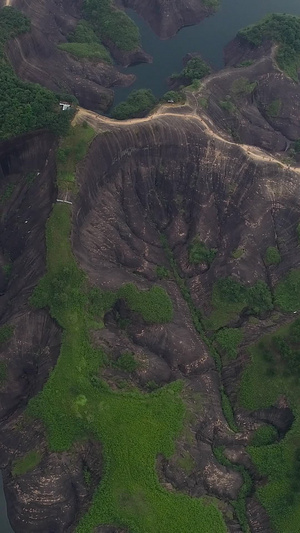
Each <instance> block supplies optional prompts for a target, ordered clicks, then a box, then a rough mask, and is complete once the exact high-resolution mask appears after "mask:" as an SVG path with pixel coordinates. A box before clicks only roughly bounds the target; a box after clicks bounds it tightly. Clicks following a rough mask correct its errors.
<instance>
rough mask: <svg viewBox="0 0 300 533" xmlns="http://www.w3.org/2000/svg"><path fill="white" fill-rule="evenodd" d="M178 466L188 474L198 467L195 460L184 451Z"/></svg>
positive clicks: (178, 460)
mask: <svg viewBox="0 0 300 533" xmlns="http://www.w3.org/2000/svg"><path fill="white" fill-rule="evenodd" d="M176 462H177V465H178V466H179V467H180V468H182V470H184V472H185V473H186V474H188V475H189V474H191V473H192V472H193V470H194V468H195V466H196V463H195V459H194V458H193V457H192V456H191V454H190V453H189V452H187V451H184V452H183V453H182V454H181V456H180V457H178V459H177V461H176Z"/></svg>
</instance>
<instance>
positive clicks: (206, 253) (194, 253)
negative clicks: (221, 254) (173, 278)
mask: <svg viewBox="0 0 300 533" xmlns="http://www.w3.org/2000/svg"><path fill="white" fill-rule="evenodd" d="M217 252H218V250H216V249H215V248H208V247H207V246H206V244H205V243H204V242H202V241H200V239H199V237H196V238H195V239H194V240H193V242H192V244H191V245H190V247H189V262H190V263H191V264H198V263H206V264H207V265H210V264H211V263H212V262H213V260H214V258H215V256H216V255H217Z"/></svg>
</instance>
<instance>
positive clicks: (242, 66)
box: [236, 59, 254, 68]
mask: <svg viewBox="0 0 300 533" xmlns="http://www.w3.org/2000/svg"><path fill="white" fill-rule="evenodd" d="M253 63H254V61H253V60H252V59H247V60H246V61H242V62H241V63H239V64H238V65H236V68H244V67H250V66H251V65H253Z"/></svg>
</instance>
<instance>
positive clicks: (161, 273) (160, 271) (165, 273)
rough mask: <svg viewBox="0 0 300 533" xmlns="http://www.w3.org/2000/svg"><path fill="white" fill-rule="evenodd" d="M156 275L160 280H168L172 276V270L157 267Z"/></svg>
mask: <svg viewBox="0 0 300 533" xmlns="http://www.w3.org/2000/svg"><path fill="white" fill-rule="evenodd" d="M156 275H157V277H158V279H168V278H169V277H170V275H171V273H170V270H168V269H167V268H166V267H164V266H157V267H156Z"/></svg>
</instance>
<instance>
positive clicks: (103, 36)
mask: <svg viewBox="0 0 300 533" xmlns="http://www.w3.org/2000/svg"><path fill="white" fill-rule="evenodd" d="M83 12H84V17H85V18H86V19H87V21H88V22H89V23H90V25H91V27H92V28H93V30H94V31H95V33H96V35H97V36H98V37H99V39H100V40H101V41H104V42H106V43H110V42H111V43H113V44H114V45H115V46H116V47H117V48H119V49H120V50H123V51H125V52H130V51H132V50H135V49H136V48H138V47H139V46H140V32H139V29H138V27H137V25H136V24H135V23H134V22H133V21H132V20H131V18H130V17H128V15H126V13H124V11H120V10H119V9H117V8H116V7H115V6H114V5H113V3H112V1H111V0H101V2H99V1H98V0H85V1H84V5H83Z"/></svg>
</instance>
